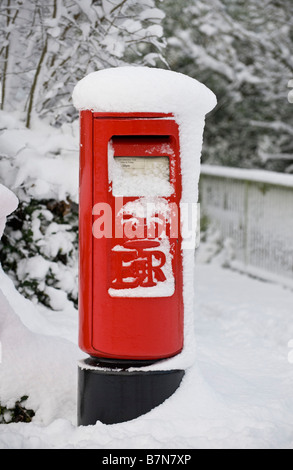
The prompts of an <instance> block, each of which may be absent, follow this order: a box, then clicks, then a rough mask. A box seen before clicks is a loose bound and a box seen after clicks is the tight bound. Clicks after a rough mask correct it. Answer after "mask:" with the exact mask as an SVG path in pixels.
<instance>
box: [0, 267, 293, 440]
mask: <svg viewBox="0 0 293 470" xmlns="http://www.w3.org/2000/svg"><path fill="white" fill-rule="evenodd" d="M0 286H1V288H2V289H3V291H4V292H5V291H6V292H8V290H9V289H10V293H11V287H9V289H8V288H7V287H5V288H4V287H3V283H1V282H0ZM195 292H196V304H195V315H196V338H197V349H198V351H197V361H196V364H195V365H194V367H193V368H192V369H191V370H189V371H188V372H187V374H186V376H185V379H184V381H183V383H182V385H181V387H180V389H179V390H178V391H177V392H176V394H175V395H173V397H171V398H170V399H169V400H167V401H166V402H165V403H164V404H163V405H161V406H160V407H158V408H156V409H154V410H152V411H151V412H150V413H148V414H147V415H145V416H142V417H140V418H138V419H136V420H133V421H131V422H128V423H121V424H117V425H111V426H106V425H103V424H101V423H97V424H96V426H89V427H85V428H83V427H80V428H76V425H75V407H76V399H75V395H76V388H75V387H76V383H75V380H76V360H77V358H78V357H80V352H79V350H78V348H77V346H76V344H75V339H76V328H77V324H76V322H72V321H71V323H70V329H69V330H68V329H67V332H66V338H64V336H65V335H64V334H63V333H64V331H63V328H65V326H64V325H66V315H67V316H68V312H67V313H66V315H65V317H64V318H60V314H59V317H58V318H57V316H56V319H58V328H59V333H60V335H59V337H57V335H56V333H55V332H56V331H58V330H57V329H54V322H55V318H54V316H52V317H50V318H46V321H44V320H42V322H41V321H40V322H39V330H41V329H42V328H44V327H45V326H44V324H46V323H47V322H51V325H52V330H51V336H50V337H48V338H47V339H48V340H47V341H45V342H44V340H43V341H42V337H41V336H40V331H39V332H36V330H37V329H38V328H35V331H34V332H31V331H27V328H24V327H23V326H22V325H21V328H20V326H19V325H18V319H17V318H16V317H15V319H14V323H13V322H11V321H10V322H7V321H6V323H5V321H4V326H5V325H7V328H6V338H9V335H12V334H13V331H14V332H15V329H16V330H17V328H18V329H19V330H21V331H22V338H23V337H24V338H25V339H23V344H25V341H26V336H27V341H29V343H30V345H29V348H28V349H27V351H24V354H23V358H22V357H19V356H18V357H19V361H20V364H18V369H17V370H15V371H13V362H11V364H10V366H9V377H8V379H11V378H12V379H13V378H15V377H16V375H17V371H19V368H21V366H22V365H23V367H24V366H26V368H27V370H28V369H29V367H30V368H31V369H30V370H29V374H28V375H29V377H30V380H32V378H33V380H34V384H33V385H31V386H32V388H33V390H32V395H33V392H34V391H35V392H38V395H39V397H40V398H39V399H40V400H43V401H44V402H46V411H44V407H43V408H42V404H41V403H40V406H39V410H38V413H37V415H36V417H35V419H34V421H33V422H32V423H31V424H10V425H0V448H51V449H52V448H68V449H70V448H104V449H119V448H122V449H123V448H124V449H129V448H138V449H141V448H157V449H164V448H169V449H175V448H292V447H293V392H292V390H293V364H291V363H289V361H288V352H289V350H288V341H289V340H290V339H291V338H293V320H292V310H293V308H292V306H293V292H292V291H290V290H288V289H284V288H282V287H281V286H278V285H274V284H270V283H264V282H260V281H257V280H255V279H252V278H249V277H247V276H245V275H241V274H238V273H234V272H232V271H229V270H224V269H222V268H220V267H218V266H216V265H198V266H197V268H196V287H195ZM15 309H17V303H15V306H14V310H15ZM0 320H2V324H3V318H1V309H0ZM6 320H7V318H6ZM27 323H32V317H31V316H29V315H27ZM11 325H14V326H13V329H12V328H11V329H9V326H11ZM17 325H18V326H17ZM16 326H17V328H16ZM22 328H23V330H22ZM70 335H71V337H72V341H70V340H69V341H68V337H69V336H70ZM2 336H3V335H2ZM4 336H5V335H4ZM6 344H9V340H7V339H6ZM42 345H43V346H42ZM4 346H5V345H4ZM22 346H23V345H22ZM36 348H38V354H39V355H40V358H42V361H43V370H42V374H43V375H42V377H43V386H42V385H41V384H42V380H40V377H39V370H38V367H40V365H39V363H38V361H35V360H31V363H30V365H29V364H28V360H29V359H30V358H31V359H34V358H35V353H36ZM66 351H67V353H65V352H66ZM17 352H18V351H17V346H16V352H15V354H17ZM50 354H51V355H52V358H53V366H52V362H51V363H50V361H48V360H47V359H46V358H47V357H48V356H49V355H50ZM52 358H51V359H52ZM55 358H57V360H55ZM58 358H59V362H60V358H63V359H64V363H63V367H62V366H61V365H60V363H59V367H58V368H57V369H56V370H55V372H56V374H55V377H53V378H52V370H46V369H49V368H50V365H51V366H52V367H55V366H54V364H55V365H56V363H57V362H58ZM8 361H9V359H8ZM11 361H12V359H11ZM21 361H23V363H21ZM5 367H6V369H5ZM5 370H6V371H7V370H8V369H7V365H6V366H5V361H3V364H2V365H0V380H1V381H3V380H4V381H5V379H6V378H7V376H5ZM1 371H2V375H1ZM6 374H7V372H6ZM13 374H14V375H15V377H13ZM61 374H62V381H60V384H59V388H58V387H56V383H58V380H60V375H61ZM50 380H51V382H50ZM20 382H21V383H22V386H24V384H25V380H24V379H23V381H20ZM7 383H10V382H9V380H8V382H7ZM11 383H12V382H11ZM44 384H45V386H44ZM54 387H55V388H54ZM22 391H23V390H22V389H21V390H19V392H22ZM46 394H47V395H46ZM62 403H63V404H64V405H66V406H64V407H61V406H60V404H62Z"/></svg>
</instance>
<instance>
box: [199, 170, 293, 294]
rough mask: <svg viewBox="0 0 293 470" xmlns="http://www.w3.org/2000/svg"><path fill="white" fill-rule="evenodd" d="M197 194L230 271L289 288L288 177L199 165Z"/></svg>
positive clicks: (291, 199) (292, 272)
mask: <svg viewBox="0 0 293 470" xmlns="http://www.w3.org/2000/svg"><path fill="white" fill-rule="evenodd" d="M199 194H200V209H201V217H202V226H203V220H205V222H204V223H205V224H206V223H207V224H208V225H209V226H210V227H211V226H212V227H215V228H216V229H217V230H218V232H219V233H220V238H221V241H222V242H224V241H226V242H227V240H228V241H229V243H228V244H229V247H230V259H229V261H228V264H229V266H231V267H232V268H236V269H239V270H242V271H245V272H248V273H249V274H251V275H255V276H257V277H260V278H263V279H266V280H271V281H277V282H281V283H282V284H283V285H287V286H290V287H293V175H289V174H282V173H275V172H270V171H263V170H246V169H239V168H227V167H219V166H210V165H202V166H201V177H200V186H199ZM226 245H227V243H226ZM231 247H232V250H231Z"/></svg>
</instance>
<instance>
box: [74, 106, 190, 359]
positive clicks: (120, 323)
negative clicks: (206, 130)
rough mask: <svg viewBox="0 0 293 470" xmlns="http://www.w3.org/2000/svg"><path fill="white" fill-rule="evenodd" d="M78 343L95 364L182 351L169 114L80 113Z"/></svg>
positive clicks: (174, 129) (175, 167) (173, 132)
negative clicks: (95, 358) (97, 359)
mask: <svg viewBox="0 0 293 470" xmlns="http://www.w3.org/2000/svg"><path fill="white" fill-rule="evenodd" d="M80 123H81V139H80V146H81V153H80V155H81V159H80V281H79V282H80V297H79V298H80V306H79V311H80V325H81V327H80V337H79V343H80V347H81V349H83V350H84V351H85V352H87V353H88V354H90V355H91V356H94V357H97V358H100V359H109V360H110V359H113V360H114V361H115V360H117V359H118V360H134V361H135V360H139V361H145V360H146V361H154V360H158V359H162V358H167V357H170V356H174V355H176V354H177V353H179V352H180V351H181V350H182V347H183V298H182V295H183V294H182V291H183V288H182V250H181V234H180V223H179V221H180V204H179V203H180V199H181V167H180V157H179V152H180V143H179V132H178V125H177V123H176V121H175V119H174V117H173V116H172V115H170V114H159V113H155V114H151V113H143V114H139V113H135V114H133V113H131V114H115V113H111V114H109V113H108V114H107V113H105V114H103V113H95V112H91V111H89V110H85V111H81V113H80Z"/></svg>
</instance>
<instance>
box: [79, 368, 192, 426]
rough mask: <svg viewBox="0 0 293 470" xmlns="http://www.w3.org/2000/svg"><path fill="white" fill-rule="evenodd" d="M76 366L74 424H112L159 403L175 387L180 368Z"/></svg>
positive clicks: (129, 418) (177, 384)
mask: <svg viewBox="0 0 293 470" xmlns="http://www.w3.org/2000/svg"><path fill="white" fill-rule="evenodd" d="M92 364H93V361H92V360H91V359H88V360H87V359H86V360H84V361H83V363H80V364H79V366H78V413H77V424H78V426H88V425H94V424H96V422H97V421H101V422H102V423H104V424H115V423H121V422H123V421H129V420H131V419H134V418H137V417H139V416H141V415H143V414H145V413H147V412H148V411H150V410H152V409H153V408H155V407H156V406H158V405H160V404H162V403H163V402H164V401H165V400H166V399H167V398H169V397H170V396H171V395H172V394H173V393H174V392H175V391H176V389H177V388H178V387H179V385H180V383H181V380H182V378H183V376H184V371H183V370H162V371H160V370H159V371H157V370H155V371H145V372H143V371H137V370H136V371H128V370H127V369H124V370H121V369H116V370H115V369H109V368H102V367H97V366H93V365H92Z"/></svg>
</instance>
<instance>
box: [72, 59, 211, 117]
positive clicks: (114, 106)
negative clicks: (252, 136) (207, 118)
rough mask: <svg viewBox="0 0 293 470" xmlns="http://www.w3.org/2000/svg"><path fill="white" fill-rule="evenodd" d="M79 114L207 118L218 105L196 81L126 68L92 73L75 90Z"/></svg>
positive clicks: (154, 70) (147, 69) (167, 72)
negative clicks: (163, 114) (143, 114)
mask: <svg viewBox="0 0 293 470" xmlns="http://www.w3.org/2000/svg"><path fill="white" fill-rule="evenodd" d="M72 98H73V104H74V106H75V107H76V108H77V109H78V110H86V109H88V110H92V111H94V112H121V113H122V112H124V113H131V112H151V113H154V112H155V113H173V114H174V115H175V116H176V115H177V116H181V117H185V118H187V117H188V116H191V115H194V114H197V115H198V114H201V115H205V114H206V113H208V112H209V111H211V110H212V109H213V108H214V107H215V105H216V102H217V100H216V96H215V95H214V93H213V92H212V91H211V90H210V89H209V88H207V87H206V86H205V85H203V84H202V83H200V82H198V81H197V80H195V79H193V78H191V77H189V76H187V75H183V74H181V73H178V72H173V71H170V70H163V69H157V68H150V67H139V66H124V67H117V68H110V69H104V70H100V71H98V72H92V73H90V74H88V75H87V76H85V77H84V78H83V79H82V80H80V81H79V82H78V83H77V85H76V86H75V88H74V90H73V95H72Z"/></svg>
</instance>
